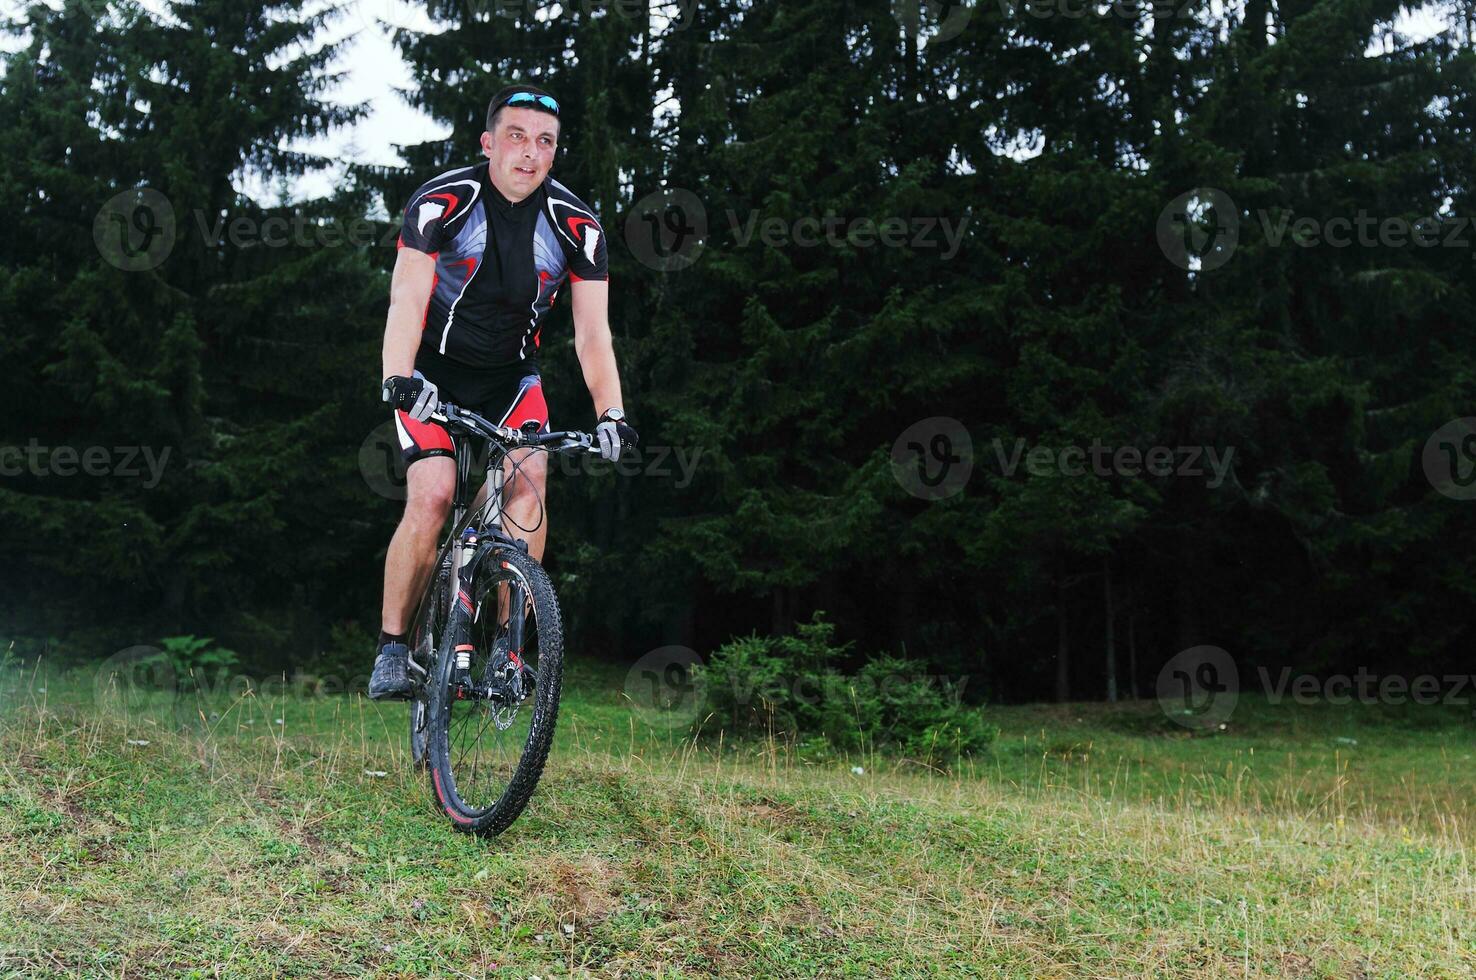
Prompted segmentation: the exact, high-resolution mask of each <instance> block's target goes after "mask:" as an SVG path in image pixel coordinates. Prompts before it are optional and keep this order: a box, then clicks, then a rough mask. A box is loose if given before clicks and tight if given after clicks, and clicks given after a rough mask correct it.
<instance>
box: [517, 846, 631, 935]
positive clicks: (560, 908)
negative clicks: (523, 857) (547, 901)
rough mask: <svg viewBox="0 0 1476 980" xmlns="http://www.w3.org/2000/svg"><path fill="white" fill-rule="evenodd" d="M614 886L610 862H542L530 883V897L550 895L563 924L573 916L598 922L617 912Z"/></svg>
mask: <svg viewBox="0 0 1476 980" xmlns="http://www.w3.org/2000/svg"><path fill="white" fill-rule="evenodd" d="M614 883H615V873H614V872H613V871H612V870H611V868H610V865H609V862H608V861H606V860H604V859H603V858H599V857H594V856H587V857H580V858H577V859H575V860H572V861H571V860H568V859H565V858H562V857H553V858H550V859H548V860H546V861H541V862H539V863H538V864H536V865H535V866H534V868H533V871H532V874H531V875H530V876H529V881H528V885H529V890H530V893H531V894H539V893H543V894H548V895H550V896H551V897H552V898H553V899H554V901H555V906H556V910H557V912H558V915H559V918H560V920H561V921H562V920H564V919H565V918H566V917H573V918H576V919H578V920H579V921H582V922H599V921H601V920H603V919H605V918H607V917H608V916H609V915H610V914H611V913H612V912H613V911H614V910H615V906H616V904H617V903H618V899H617V897H616V895H615V890H614Z"/></svg>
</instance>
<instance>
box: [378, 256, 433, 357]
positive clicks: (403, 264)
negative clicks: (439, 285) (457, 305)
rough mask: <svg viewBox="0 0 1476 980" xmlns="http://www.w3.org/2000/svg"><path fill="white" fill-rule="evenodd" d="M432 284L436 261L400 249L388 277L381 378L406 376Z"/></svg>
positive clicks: (421, 327) (417, 345)
mask: <svg viewBox="0 0 1476 980" xmlns="http://www.w3.org/2000/svg"><path fill="white" fill-rule="evenodd" d="M435 284H436V260H435V259H433V258H431V257H430V256H429V255H427V254H425V253H424V252H417V251H416V250H415V249H413V248H402V249H400V254H399V255H398V256H396V258H395V273H394V278H392V279H391V280H390V306H389V317H388V318H387V319H386V320H385V324H384V377H385V378H388V377H391V376H392V375H399V376H401V377H404V378H408V377H410V375H411V374H413V373H414V371H415V352H416V350H417V349H419V347H420V332H421V330H422V329H423V328H424V326H425V307H426V304H427V303H429V302H430V295H431V290H432V289H434V288H435Z"/></svg>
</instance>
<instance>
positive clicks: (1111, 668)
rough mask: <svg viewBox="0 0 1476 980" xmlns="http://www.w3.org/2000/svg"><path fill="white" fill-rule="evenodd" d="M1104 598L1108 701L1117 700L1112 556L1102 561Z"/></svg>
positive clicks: (1115, 617) (1115, 614)
mask: <svg viewBox="0 0 1476 980" xmlns="http://www.w3.org/2000/svg"><path fill="white" fill-rule="evenodd" d="M1102 596H1103V601H1104V602H1105V603H1106V607H1105V608H1106V616H1105V629H1106V632H1107V700H1108V701H1116V700H1117V647H1116V644H1115V641H1114V638H1113V633H1115V632H1116V624H1117V610H1116V609H1114V608H1113V606H1112V556H1111V555H1107V556H1105V557H1104V558H1103V559H1102Z"/></svg>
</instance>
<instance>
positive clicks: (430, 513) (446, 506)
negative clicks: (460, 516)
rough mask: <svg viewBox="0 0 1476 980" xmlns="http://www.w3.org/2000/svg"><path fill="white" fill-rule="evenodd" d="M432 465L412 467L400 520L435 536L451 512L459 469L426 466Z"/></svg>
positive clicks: (423, 464)
mask: <svg viewBox="0 0 1476 980" xmlns="http://www.w3.org/2000/svg"><path fill="white" fill-rule="evenodd" d="M429 462H430V461H427V462H426V463H422V464H420V465H419V466H417V467H414V468H412V470H411V476H410V478H409V479H407V480H406V495H405V514H404V517H403V518H401V521H402V523H405V524H408V525H410V526H411V527H413V528H415V529H416V530H422V531H423V530H426V529H429V531H430V532H431V533H434V532H435V531H437V530H439V529H440V526H441V524H442V523H444V522H445V520H446V515H447V513H449V512H450V510H451V498H452V497H453V496H454V495H455V493H456V470H455V468H454V467H434V468H432V467H430V466H429V465H427V464H428V463H429ZM437 462H439V460H437Z"/></svg>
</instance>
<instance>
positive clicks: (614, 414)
mask: <svg viewBox="0 0 1476 980" xmlns="http://www.w3.org/2000/svg"><path fill="white" fill-rule="evenodd" d="M600 421H601V422H624V421H625V413H624V412H623V411H621V410H620V409H618V408H607V409H605V414H604V415H601V416H600Z"/></svg>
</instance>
